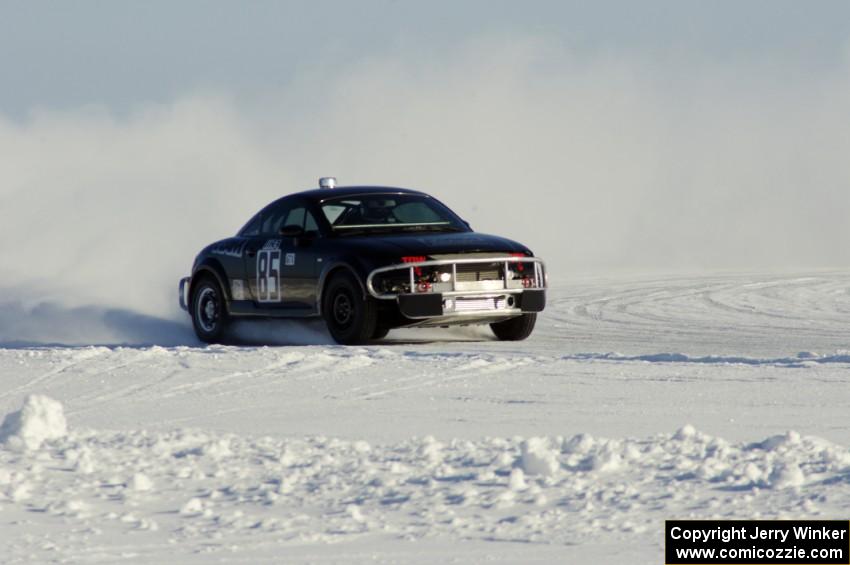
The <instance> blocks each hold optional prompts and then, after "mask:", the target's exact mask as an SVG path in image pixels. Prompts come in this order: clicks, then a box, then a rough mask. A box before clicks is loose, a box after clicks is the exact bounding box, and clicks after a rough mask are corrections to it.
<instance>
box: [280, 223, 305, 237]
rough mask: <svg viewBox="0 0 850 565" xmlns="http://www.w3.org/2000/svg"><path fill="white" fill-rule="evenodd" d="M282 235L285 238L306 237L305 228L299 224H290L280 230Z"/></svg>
mask: <svg viewBox="0 0 850 565" xmlns="http://www.w3.org/2000/svg"><path fill="white" fill-rule="evenodd" d="M280 235H282V236H284V237H301V236H302V235H304V228H303V227H302V226H299V225H297V224H289V225H288V226H283V227H282V228H280Z"/></svg>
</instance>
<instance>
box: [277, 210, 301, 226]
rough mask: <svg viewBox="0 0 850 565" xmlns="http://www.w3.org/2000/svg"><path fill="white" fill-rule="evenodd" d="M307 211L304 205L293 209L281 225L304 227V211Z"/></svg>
mask: <svg viewBox="0 0 850 565" xmlns="http://www.w3.org/2000/svg"><path fill="white" fill-rule="evenodd" d="M306 211H307V210H306V209H305V208H304V207H303V206H299V207H298V208H295V209H293V210H292V211H291V212H289V214H288V215H287V216H286V222H284V223H283V224H282V225H281V227H284V226H292V225H295V226H301V227H304V213H305V212H306Z"/></svg>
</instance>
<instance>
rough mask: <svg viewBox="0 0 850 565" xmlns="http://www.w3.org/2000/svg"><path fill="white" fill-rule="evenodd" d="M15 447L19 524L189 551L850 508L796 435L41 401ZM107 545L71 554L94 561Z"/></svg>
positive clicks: (561, 530) (812, 445)
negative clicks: (513, 431) (139, 414)
mask: <svg viewBox="0 0 850 565" xmlns="http://www.w3.org/2000/svg"><path fill="white" fill-rule="evenodd" d="M2 437H3V441H4V442H5V443H6V444H7V445H13V444H15V445H17V444H19V445H20V446H21V447H23V449H22V450H19V451H13V450H8V449H7V450H0V509H2V510H3V513H4V516H7V515H8V516H10V517H11V516H13V514H12V513H13V512H14V511H15V509H19V510H20V512H21V513H22V516H25V518H26V519H24V520H22V521H21V522H20V523H27V522H28V521H32V520H40V519H47V518H42V515H44V516H48V517H49V516H61V517H62V518H63V519H65V520H67V521H68V523H69V524H71V526H72V527H76V526H74V524H77V525H79V526H80V527H83V526H85V527H87V528H90V531H92V532H111V533H112V534H118V533H120V532H124V531H129V530H133V531H140V530H144V531H145V532H147V533H150V534H155V533H156V532H167V533H168V536H169V537H168V540H173V543H176V544H178V545H179V546H180V547H182V548H186V550H187V551H195V550H198V549H199V548H203V547H206V546H208V544H214V543H217V541H216V540H220V539H222V538H223V537H225V538H226V537H228V536H236V537H239V538H240V539H243V540H244V543H245V544H246V545H250V543H251V540H255V541H257V543H272V544H276V543H277V544H279V543H288V542H293V541H299V542H304V543H315V542H322V543H326V542H327V543H331V542H337V541H341V540H342V539H345V537H346V536H362V535H369V534H373V535H375V536H387V535H389V536H396V537H398V538H402V539H419V538H431V537H435V536H437V537H446V536H448V537H449V538H455V539H479V540H512V541H525V542H530V543H534V542H541V541H545V542H546V543H550V544H573V543H579V542H581V543H587V542H588V540H593V539H598V540H604V539H608V538H606V536H610V535H615V536H617V538H618V539H622V538H623V537H626V538H628V537H629V536H641V535H645V534H647V533H648V532H653V535H655V533H657V528H658V524H659V523H661V522H662V521H663V520H664V519H666V518H671V517H681V518H710V517H715V518H751V517H754V516H760V517H762V518H781V517H784V516H788V515H793V516H795V517H824V516H827V517H828V516H836V515H841V513H843V512H845V509H846V508H847V506H848V505H850V483H848V481H847V480H846V476H847V469H848V468H850V453H848V450H847V449H846V448H845V447H842V446H838V445H835V444H832V443H829V442H827V441H825V440H822V439H819V438H815V437H811V436H803V435H800V434H798V433H796V432H789V433H787V434H784V435H780V436H772V437H769V438H767V439H765V440H764V441H761V442H755V443H740V444H733V443H730V442H727V441H725V440H723V439H722V438H716V437H712V436H709V435H707V434H704V433H702V432H700V431H698V430H697V429H695V428H694V427H693V426H685V427H683V428H681V429H679V430H678V431H675V432H673V433H670V434H660V435H657V436H653V437H649V438H643V439H633V438H625V439H606V438H599V437H591V436H589V435H586V434H579V435H576V436H573V437H571V438H562V437H532V438H519V437H516V438H510V439H507V438H485V439H479V440H474V441H471V440H458V439H453V440H452V439H449V440H443V441H442V442H440V441H437V440H436V439H435V438H433V437H430V436H429V437H425V438H421V439H419V438H414V439H409V440H405V441H402V442H398V443H392V444H384V445H381V444H376V443H366V442H365V441H362V440H354V441H349V440H343V439H335V438H325V437H316V438H308V439H301V440H297V439H296V440H293V439H275V438H271V437H262V438H257V439H253V438H250V437H242V436H238V435H233V434H220V433H214V432H206V431H201V430H176V431H173V432H167V433H154V432H150V431H139V432H121V433H100V432H85V433H80V432H73V431H72V432H70V433H68V432H66V429H65V421H64V418H63V417H62V409H61V405H59V403H58V402H56V401H53V400H50V399H48V398H45V397H40V396H33V397H30V398H28V399H27V402H26V403H25V405H24V407H23V408H22V409H21V410H20V411H19V412H15V413H14V414H10V415H9V416H7V417H6V420H5V421H4V423H3V427H2ZM48 439H52V440H53V441H50V442H48V443H44V441H45V440H48ZM39 446H40V449H38V450H35V448H37V447H39ZM46 461H49V462H50V463H49V464H46V463H45V462H46ZM32 508H37V509H44V510H45V512H44V513H42V514H39V513H35V514H33V513H32V512H31V509H32ZM10 523H12V522H11V521H10ZM9 527H10V528H11V529H10V530H8V536H7V537H8V538H9V539H18V538H16V537H15V535H14V534H15V532H14V531H13V530H14V527H12V526H9ZM91 535H92V536H95V538H97V539H99V540H100V542H104V543H108V540H109V539H121V537H120V536H117V537H116V536H115V535H113V537H112V538H110V537H109V536H108V535H104V537H102V538H100V537H98V536H100V535H101V534H98V533H92V534H91ZM21 539H22V538H21ZM94 541H95V539H94V538H92V539H86V538H81V541H78V542H75V541H73V540H72V541H69V542H68V543H69V544H71V545H72V546H73V544H74V543H78V544H79V545H80V551H83V548H84V546H85V544H86V543H89V542H92V543H94ZM100 542H98V543H100ZM21 543H25V542H23V541H21ZM163 543H164V542H163ZM19 549H20V552H19V553H20V554H22V555H28V554H29V553H28V552H29V550H30V549H31V547H29V546H27V547H21V548H19Z"/></svg>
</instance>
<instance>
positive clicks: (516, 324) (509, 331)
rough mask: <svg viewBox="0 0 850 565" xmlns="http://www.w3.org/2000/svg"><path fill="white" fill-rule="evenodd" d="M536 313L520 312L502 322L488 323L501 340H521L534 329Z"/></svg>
mask: <svg viewBox="0 0 850 565" xmlns="http://www.w3.org/2000/svg"><path fill="white" fill-rule="evenodd" d="M536 322H537V314H536V313H535V314H522V315H520V316H517V317H515V318H511V319H510V320H505V321H504V322H496V323H495V324H490V329H492V330H493V333H494V334H496V337H497V338H499V339H500V340H501V341H522V340H524V339H525V338H527V337H528V336H530V335H531V332H532V331H534V324H535V323H536Z"/></svg>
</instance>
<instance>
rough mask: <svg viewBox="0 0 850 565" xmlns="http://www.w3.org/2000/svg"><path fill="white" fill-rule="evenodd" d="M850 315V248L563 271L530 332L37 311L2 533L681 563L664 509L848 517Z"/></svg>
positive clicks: (0, 459) (28, 547)
mask: <svg viewBox="0 0 850 565" xmlns="http://www.w3.org/2000/svg"><path fill="white" fill-rule="evenodd" d="M848 315H850V274H847V273H814V274H807V275H805V276H777V275H726V276H714V277H680V278H667V279H634V278H633V279H619V280H593V281H584V282H582V283H576V284H572V285H568V286H567V285H565V286H559V287H557V288H555V289H553V291H552V292H551V295H550V303H549V306H548V308H547V310H546V312H545V313H544V314H543V316H542V317H541V319H540V322H539V325H538V329H537V331H536V332H535V334H534V335H533V336H532V338H531V339H530V340H529V341H527V342H523V343H500V342H496V341H493V340H492V338H491V337H490V336H488V334H487V333H486V332H485V331H483V330H479V329H463V330H453V331H436V330H427V331H426V330H421V331H414V330H408V331H399V332H392V333H391V334H390V336H389V338H388V340H386V341H382V342H379V343H376V344H374V345H370V346H365V347H339V346H335V345H331V344H330V342H329V340H328V338H327V336H326V334H325V333H324V332H323V330H322V328H321V325H319V324H303V325H302V324H290V323H280V324H254V325H248V326H246V327H245V328H240V333H241V335H242V337H243V340H244V341H245V343H246V344H247V345H242V346H212V347H202V346H200V345H198V344H197V343H196V342H195V341H194V339H193V338H192V337H191V334H190V333H189V330H188V326H186V328H185V329H184V331H185V333H184V334H182V335H183V336H184V337H182V338H181V339H180V340H178V341H182V344H177V345H170V346H168V347H163V346H160V345H155V344H156V343H157V339H156V331H155V330H156V327H157V324H156V323H155V322H151V321H148V324H149V327H150V329H149V330H145V331H144V332H142V333H143V334H144V335H141V336H139V334H138V333H132V332H130V331H127V332H126V333H125V334H124V335H125V336H126V335H132V336H135V337H136V338H138V343H139V344H140V345H133V343H136V341H134V340H133V339H127V338H125V339H122V340H120V341H123V342H127V343H125V344H124V345H121V346H118V345H111V344H109V343H105V342H99V341H97V340H92V343H100V344H97V345H90V346H79V347H66V346H61V345H60V346H57V345H55V344H54V345H49V346H48V345H39V344H38V340H37V339H36V340H34V339H33V338H34V336H35V337H37V333H35V334H34V333H32V331H31V330H32V326H28V331H30V334H29V335H28V336H27V339H26V340H24V341H27V342H28V343H27V344H23V343H14V344H13V343H12V342H16V341H17V340H14V339H7V342H8V343H7V344H8V347H6V348H5V349H0V375H2V381H0V382H2V388H0V416H5V419H4V420H3V424H2V427H0V555H2V556H3V557H2V559H3V561H4V562H20V563H25V562H32V561H52V560H57V561H61V560H70V561H74V562H107V563H114V562H178V563H182V562H193V561H197V562H200V561H204V562H206V561H209V560H213V561H237V562H259V561H308V562H340V561H342V562H364V561H369V562H375V561H377V562H399V561H401V562H411V561H412V562H421V563H431V562H444V561H451V560H452V559H454V560H455V561H457V562H478V561H484V560H488V561H496V562H499V561H501V562H526V563H527V562H535V561H536V562H564V561H567V562H569V561H573V562H600V563H604V562H612V563H613V562H633V563H659V562H661V561H662V557H661V551H662V548H661V543H662V537H663V536H662V532H663V521H664V520H665V519H670V518H714V517H720V518H756V517H760V518H791V517H800V518H838V519H846V518H847V515H846V508H848V507H850V481H848V480H847V477H848V476H850V451H848V446H850V420H848V418H847V413H848V407H850V390H848V387H847V380H848V376H850V351H848V350H850V330H848V327H847V320H848V319H850V316H848ZM0 319H2V318H0ZM163 323H164V324H165V322H163ZM146 327H147V326H146ZM163 327H167V328H168V341H167V342H168V343H173V342H172V340H173V338H174V332H173V330H174V325H173V323H172V322H168V323H167V324H166V325H165V326H163ZM119 329H120V328H119ZM61 330H62V328H61V327H58V326H56V325H54V327H52V328H51V334H50V340H54V339H55V336H56V335H57V332H58V333H60V334H61ZM137 331H138V330H137ZM5 332H6V333H5V334H4V335H8V334H9V330H8V329H6V330H5ZM83 337H84V335H81V334H79V333H78V334H77V335H76V341H75V343H78V341H79V340H80V339H82V338H83ZM259 337H265V338H266V339H268V340H269V341H270V342H271V343H274V344H278V345H275V346H272V347H266V346H262V345H258V344H257V343H256V340H257V339H259ZM286 343H299V344H303V343H309V344H311V345H297V346H293V345H285V344H286Z"/></svg>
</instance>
